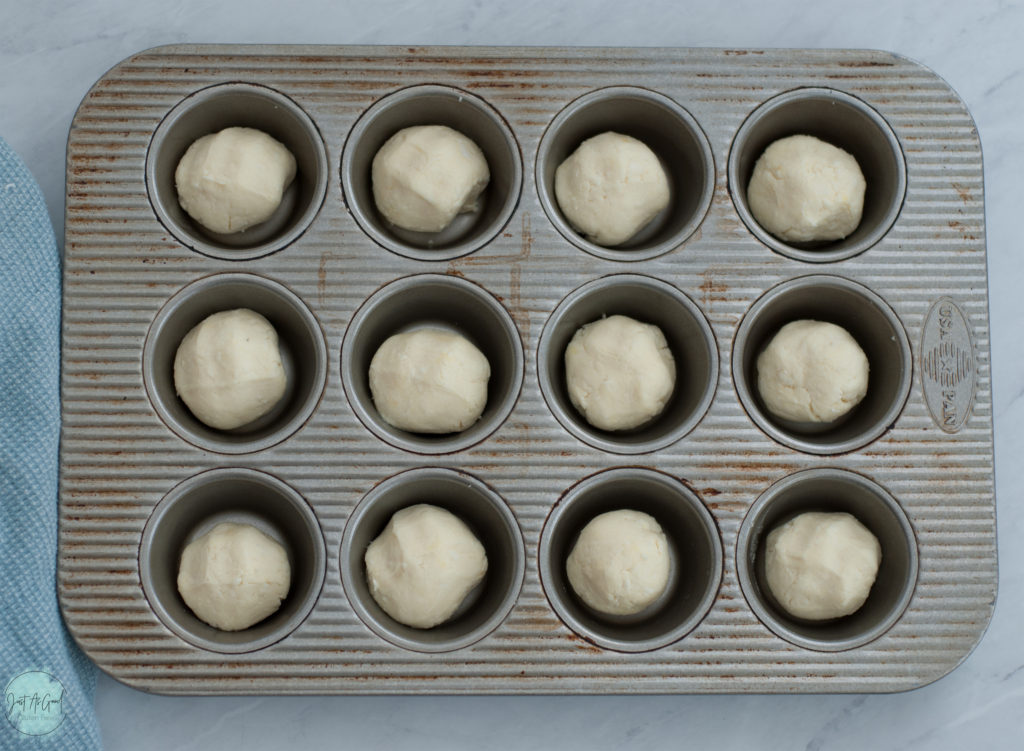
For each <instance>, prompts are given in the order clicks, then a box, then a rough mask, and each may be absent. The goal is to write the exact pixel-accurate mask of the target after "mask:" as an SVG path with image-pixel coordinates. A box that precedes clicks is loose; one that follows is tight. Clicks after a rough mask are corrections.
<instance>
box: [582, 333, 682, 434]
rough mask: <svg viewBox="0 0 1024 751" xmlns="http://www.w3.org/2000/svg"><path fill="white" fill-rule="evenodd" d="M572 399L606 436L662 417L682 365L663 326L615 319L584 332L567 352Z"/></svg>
mask: <svg viewBox="0 0 1024 751" xmlns="http://www.w3.org/2000/svg"><path fill="white" fill-rule="evenodd" d="M565 378H566V384H567V385H568V387H569V399H570V400H572V403H573V406H574V407H576V409H578V410H579V411H580V413H581V414H582V415H583V417H584V418H586V420H587V422H589V423H590V424H591V425H593V426H594V427H595V428H599V429H601V430H628V429H630V428H635V427H638V426H640V425H643V424H644V423H645V422H648V421H649V420H651V419H653V418H654V417H656V416H658V415H660V414H661V412H662V410H663V409H665V404H666V403H667V402H668V400H669V398H670V397H671V396H672V390H673V389H674V388H675V384H676V363H675V360H674V359H673V357H672V352H671V351H670V350H669V348H668V342H667V341H666V340H665V335H664V334H663V333H662V332H661V329H659V328H658V327H657V326H654V325H653V324H649V323H640V322H639V321H635V320H633V319H632V318H628V317H627V316H619V315H615V316H610V317H608V318H602V319H601V320H599V321H594V322H593V323H588V324H587V325H586V326H583V327H581V328H580V329H579V330H578V331H577V332H576V333H575V334H574V335H573V337H572V340H571V341H570V342H569V346H568V347H566V348H565Z"/></svg>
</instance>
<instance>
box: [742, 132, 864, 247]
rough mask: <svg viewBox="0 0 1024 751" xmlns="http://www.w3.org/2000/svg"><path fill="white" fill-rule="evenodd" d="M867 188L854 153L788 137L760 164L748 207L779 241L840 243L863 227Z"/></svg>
mask: <svg viewBox="0 0 1024 751" xmlns="http://www.w3.org/2000/svg"><path fill="white" fill-rule="evenodd" d="M865 187H866V183H865V181H864V175H863V174H862V173H861V171H860V167H859V166H858V165H857V160H856V159H854V158H853V157H852V156H851V155H850V154H848V153H847V152H845V151H843V150H842V149H840V148H838V147H837V146H833V145H832V144H830V143H825V142H824V141H820V140H818V139H817V138H815V137H814V136H789V137H788V138H782V139H780V140H778V141H775V142H774V143H773V144H772V145H771V146H769V147H768V148H767V149H765V152H764V154H762V155H761V157H760V158H759V159H758V160H757V163H756V164H755V165H754V174H753V176H752V177H751V178H750V185H749V186H748V187H747V202H748V203H749V204H750V213H751V214H753V215H754V219H756V220H757V223H758V224H760V225H761V226H762V227H764V228H765V229H766V230H768V231H769V232H770V233H772V234H773V235H775V236H776V237H777V238H779V239H780V240H785V241H786V242H811V241H820V240H841V239H843V238H844V237H846V236H847V235H849V234H850V233H851V232H853V231H854V230H855V229H857V225H858V224H860V218H861V214H862V213H863V211H864V190H865Z"/></svg>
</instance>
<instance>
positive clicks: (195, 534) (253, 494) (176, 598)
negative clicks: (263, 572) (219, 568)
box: [139, 468, 327, 654]
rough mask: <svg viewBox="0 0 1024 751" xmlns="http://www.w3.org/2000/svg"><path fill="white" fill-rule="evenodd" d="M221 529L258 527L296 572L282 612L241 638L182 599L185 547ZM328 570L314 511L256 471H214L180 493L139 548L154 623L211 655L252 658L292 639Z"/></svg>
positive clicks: (156, 515)
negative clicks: (209, 621) (180, 571)
mask: <svg viewBox="0 0 1024 751" xmlns="http://www.w3.org/2000/svg"><path fill="white" fill-rule="evenodd" d="M224 522H232V523H237V524H250V525H252V526H254V527H256V528H257V529H258V530H260V531H261V532H263V533H264V534H265V535H267V536H268V537H270V538H271V539H272V540H274V541H275V542H277V543H278V544H279V545H281V546H282V547H283V548H284V550H285V553H286V554H287V556H288V564H289V566H290V568H291V586H290V588H289V590H288V595H287V596H286V597H285V599H284V600H283V601H282V602H281V607H280V608H279V609H278V610H277V611H276V612H274V613H273V614H271V615H269V616H268V617H267V618H265V619H264V620H262V621H260V622H259V623H257V624H255V625H253V626H250V627H249V628H247V629H243V630H241V631H221V630H220V629H217V628H214V627H213V626H210V625H209V624H207V623H204V622H203V621H201V620H200V619H199V618H198V617H196V615H195V614H194V613H193V612H192V611H191V610H190V609H189V607H188V606H187V605H186V604H185V601H184V600H183V599H182V597H181V595H180V594H179V593H178V585H177V578H178V566H179V564H180V561H181V554H182V551H183V550H184V549H185V546H186V545H188V544H189V543H191V542H193V541H194V540H196V539H198V538H200V537H202V536H203V535H204V534H206V533H207V532H209V531H210V530H211V529H213V528H214V527H215V526H217V525H218V524H221V523H224ZM326 569H327V553H326V547H325V545H324V538H323V533H322V532H321V530H320V524H319V522H318V521H317V518H316V514H314V513H313V509H312V508H310V506H309V505H308V504H307V503H306V501H305V500H303V498H302V496H300V495H299V494H298V493H297V492H296V491H295V490H294V489H293V488H291V487H290V486H289V485H287V484H285V483H284V482H282V481H281V480H279V479H277V478H276V477H273V476H272V475H268V474H265V473H263V472H257V471H255V470H251V469H236V468H229V469H214V470H210V471H208V472H203V473H202V474H198V475H195V476H194V477H190V478H189V479H187V480H185V481H184V482H182V483H181V484H179V485H178V486H176V487H175V488H174V489H172V490H171V491H170V492H169V493H168V494H167V495H166V496H164V498H163V499H162V500H161V501H160V502H159V503H158V504H157V505H156V507H155V508H154V509H153V513H152V514H151V515H150V517H149V521H148V522H147V523H146V527H145V529H144V530H143V533H142V543H141V545H140V546H139V575H140V577H141V579H142V588H143V591H144V592H145V594H146V599H147V600H149V604H150V606H151V607H152V608H153V611H154V612H155V613H156V615H157V617H158V618H159V619H160V621H161V622H162V623H163V624H164V625H165V626H166V627H167V628H169V629H170V630H171V631H173V632H174V633H175V634H177V635H178V636H180V637H181V638H182V639H184V640H185V641H187V642H188V643H189V644H193V645H195V646H197V647H199V648H201V649H206V650H210V651H211V652H224V653H231V654H238V653H242V652H252V651H255V650H257V649H263V648H264V647H268V646H270V645H271V644H274V643H275V642H278V641H280V640H281V639H283V638H285V637H286V636H288V634H290V633H291V632H292V631H294V630H295V629H296V628H297V627H298V626H299V624H301V623H302V622H303V621H304V620H305V618H306V616H308V615H309V613H310V611H311V610H312V609H313V606H314V605H315V604H316V601H317V598H318V597H319V596H320V590H321V588H322V586H323V582H324V576H325V573H326Z"/></svg>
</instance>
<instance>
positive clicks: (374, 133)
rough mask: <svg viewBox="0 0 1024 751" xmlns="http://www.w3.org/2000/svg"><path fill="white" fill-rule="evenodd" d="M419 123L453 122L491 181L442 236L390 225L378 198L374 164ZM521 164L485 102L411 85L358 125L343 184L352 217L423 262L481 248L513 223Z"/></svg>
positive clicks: (378, 104)
mask: <svg viewBox="0 0 1024 751" xmlns="http://www.w3.org/2000/svg"><path fill="white" fill-rule="evenodd" d="M414 125H447V126H448V127H449V128H452V129H453V130H457V131H459V132H460V133H462V134H463V135H464V136H467V137H468V138H469V139H470V140H472V141H473V142H474V143H475V144H476V145H477V146H479V147H480V150H481V151H483V153H484V157H485V158H486V159H487V167H488V169H489V170H490V174H491V179H490V182H489V183H488V184H487V187H486V188H485V189H484V192H483V193H482V194H481V195H480V198H479V199H478V200H477V210H476V211H473V212H471V213H466V214H459V215H458V216H456V217H455V219H454V220H453V221H452V223H451V224H450V225H448V226H447V227H446V228H445V229H443V230H441V231H440V232H415V231H412V230H406V229H402V228H401V227H396V226H395V225H393V224H391V223H390V222H388V221H387V220H386V219H385V218H384V217H383V216H382V215H381V213H380V212H379V211H378V210H377V206H376V203H375V202H374V199H373V183H372V180H371V166H372V164H373V158H374V157H375V156H376V155H377V152H378V151H379V150H380V148H381V146H383V145H384V143H385V142H386V141H387V140H388V139H389V138H391V136H393V135H394V134H395V133H397V132H398V131H400V130H402V129H403V128H409V127H412V126H414ZM522 185H523V164H522V157H521V156H520V153H519V146H518V144H517V143H516V140H515V137H514V136H513V135H512V131H511V129H510V128H509V127H508V125H507V124H506V123H505V121H504V120H503V119H502V117H501V115H499V114H498V113H497V111H495V110H494V108H492V107H491V106H490V105H488V104H487V103H486V102H485V101H484V100H482V99H480V98H479V97H477V96H474V95H473V94H470V93H469V92H466V91H462V90H461V89H455V88H451V87H449V86H436V85H425V86H412V87H410V88H408V89H402V90H401V91H397V92H395V93H393V94H390V95H388V96H386V97H384V98H383V99H381V100H380V101H378V102H376V103H375V104H374V105H373V106H372V107H370V108H369V109H368V110H367V111H366V112H365V113H364V114H363V115H362V117H360V118H359V120H358V121H357V122H356V124H355V126H354V127H353V128H352V132H351V133H350V134H349V136H348V140H347V141H346V142H345V149H344V152H343V153H342V157H341V187H342V191H343V192H344V194H345V202H346V205H347V206H348V210H349V211H350V212H351V213H352V216H353V217H354V218H355V220H356V221H357V222H358V223H359V226H360V227H362V229H363V231H364V232H366V234H368V235H369V236H370V237H371V238H373V239H374V240H375V241H376V242H377V243H379V244H380V245H382V246H384V247H385V248H387V249H388V250H390V251H392V252H394V253H398V254H399V255H402V256H406V257H407V258H414V259H418V260H421V261H444V260H450V259H452V258H458V257H459V256H464V255H466V254H468V253H472V252H473V251H475V250H478V249H480V248H481V247H483V246H484V245H486V244H487V243H488V242H490V241H491V240H492V239H494V238H495V237H497V235H498V233H500V232H501V230H502V229H503V228H504V226H505V225H506V224H508V220H509V219H510V218H511V216H512V212H514V211H515V208H516V204H517V203H518V202H519V194H520V192H521V190H522Z"/></svg>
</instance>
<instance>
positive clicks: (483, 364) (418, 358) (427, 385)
mask: <svg viewBox="0 0 1024 751" xmlns="http://www.w3.org/2000/svg"><path fill="white" fill-rule="evenodd" d="M490 377H491V366H490V363H488V362H487V357H485V356H484V354H483V352H481V351H480V350H479V349H477V348H476V347H475V346H474V345H473V344H472V343H471V342H470V341H469V340H468V339H466V338H465V337H464V336H461V335H459V334H456V333H454V332H451V331H445V330H443V329H430V328H427V329H417V330H415V331H407V332H405V333H402V334H395V335H394V336H391V337H389V338H388V339H386V340H385V341H384V343H383V344H381V345H380V347H379V348H378V349H377V352H376V353H375V354H374V356H373V359H372V360H371V361H370V393H371V394H372V396H373V403H374V405H375V406H376V407H377V411H378V412H379V413H380V416H381V417H382V418H384V421H385V422H387V423H388V424H389V425H392V426H393V427H396V428H398V429H399V430H408V431H409V432H412V433H456V432H458V431H461V430H465V429H466V428H468V427H469V426H470V425H472V424H473V423H475V422H476V421H477V420H478V419H479V418H480V415H481V414H482V413H483V411H484V407H485V406H486V404H487V382H488V380H489V379H490Z"/></svg>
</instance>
